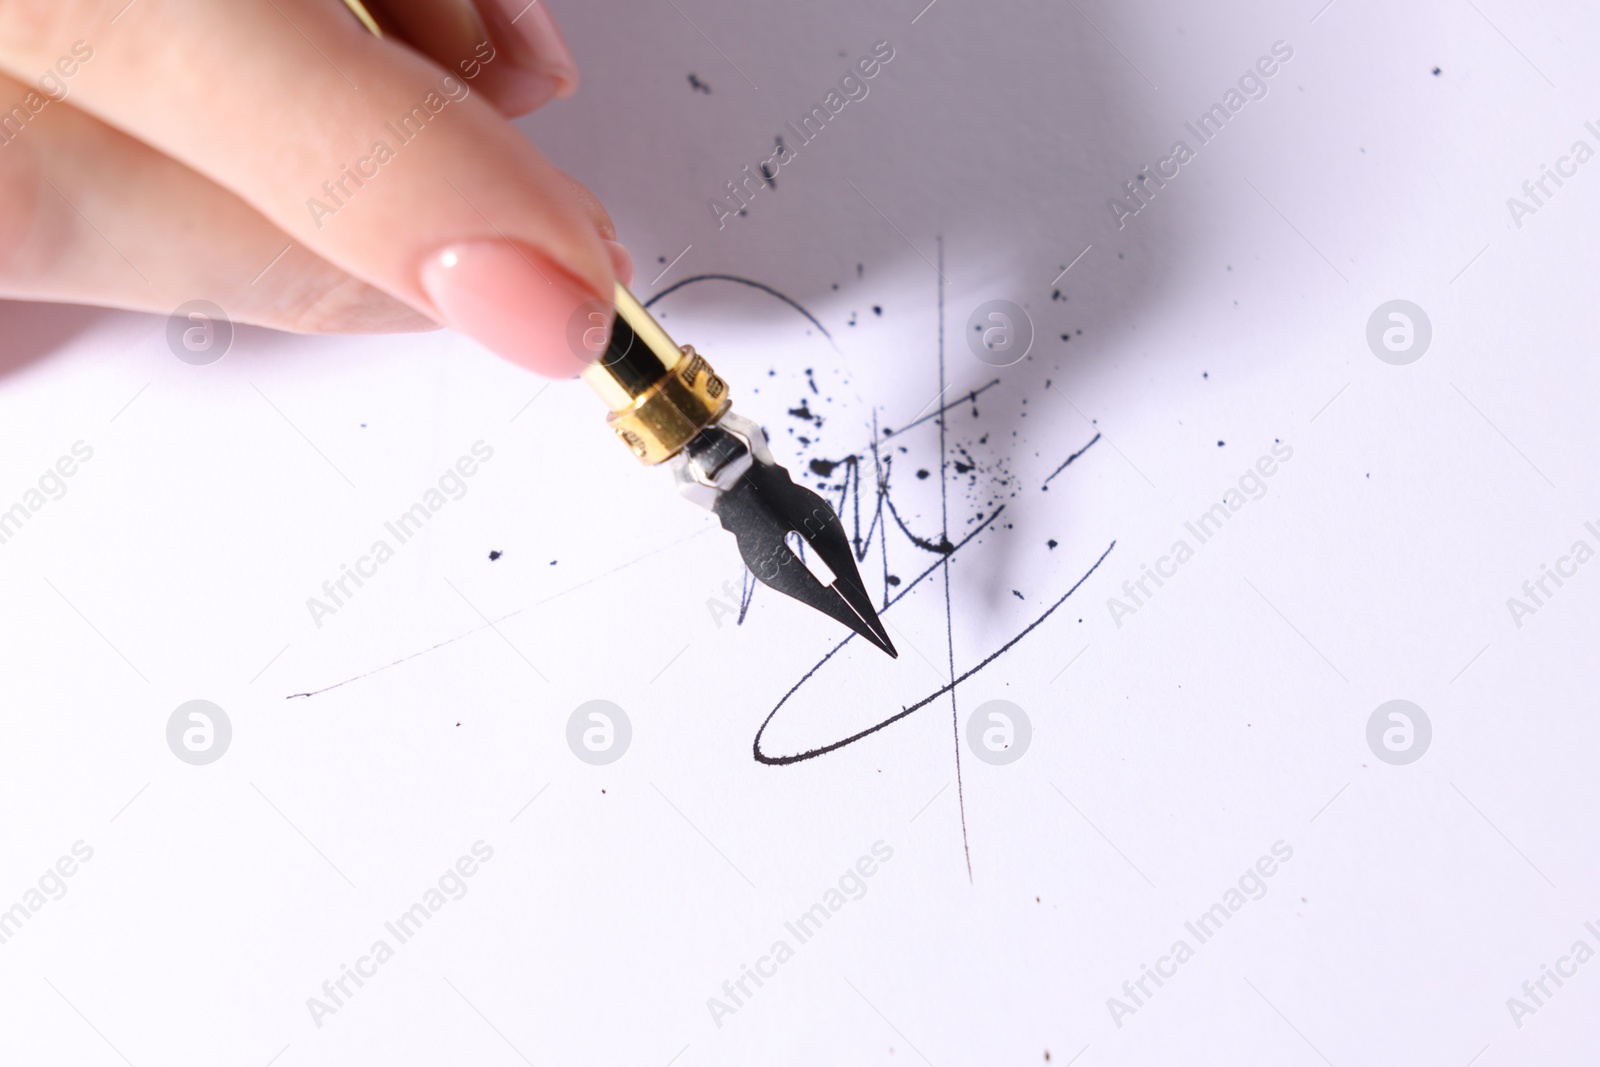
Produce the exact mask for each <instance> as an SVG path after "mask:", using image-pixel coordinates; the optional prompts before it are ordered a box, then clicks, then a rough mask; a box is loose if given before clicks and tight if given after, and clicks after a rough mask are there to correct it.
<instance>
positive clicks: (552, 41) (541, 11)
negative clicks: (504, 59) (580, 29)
mask: <svg viewBox="0 0 1600 1067" xmlns="http://www.w3.org/2000/svg"><path fill="white" fill-rule="evenodd" d="M492 4H493V6H494V8H495V13H496V15H498V17H497V18H495V19H494V21H495V22H496V23H498V27H497V28H498V29H499V30H500V32H501V33H503V34H505V35H506V36H507V37H510V38H513V39H514V40H515V42H516V43H517V44H520V45H521V46H522V47H521V48H515V49H514V50H515V51H519V52H522V53H523V54H522V55H520V56H518V57H517V58H518V62H519V63H521V64H522V65H523V66H526V67H529V68H530V69H532V70H537V71H539V72H540V73H541V74H548V75H550V76H551V77H552V78H554V79H556V81H558V82H559V83H560V84H561V88H560V90H559V91H558V92H557V94H556V95H558V96H561V97H568V96H571V95H572V94H573V93H574V92H576V91H577V89H578V61H577V60H576V59H575V58H574V57H573V55H572V49H570V48H568V47H567V41H566V38H565V37H562V36H561V31H560V30H559V29H558V28H556V20H555V19H554V18H552V17H551V15H550V9H549V8H548V7H546V6H545V0H534V2H533V3H529V2H528V0H492Z"/></svg>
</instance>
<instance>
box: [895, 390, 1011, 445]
mask: <svg viewBox="0 0 1600 1067" xmlns="http://www.w3.org/2000/svg"><path fill="white" fill-rule="evenodd" d="M999 384H1000V379H999V378H996V379H995V380H994V381H992V382H990V383H988V384H987V385H980V386H978V388H976V389H974V390H972V391H971V392H969V393H963V394H962V395H960V396H958V397H956V398H955V399H954V400H952V401H950V403H948V404H946V405H945V406H944V407H942V408H940V409H939V410H938V411H930V412H928V413H927V414H926V415H924V416H922V418H920V419H913V420H912V421H910V422H908V423H906V424H905V425H904V426H902V427H900V428H899V429H898V430H889V431H888V432H886V433H885V434H884V435H883V436H884V437H885V438H889V437H893V436H894V435H895V434H899V433H905V432H906V431H907V430H909V429H912V428H913V427H917V426H921V425H922V424H923V423H925V422H927V421H928V420H929V419H937V418H938V417H939V416H941V415H943V414H944V413H945V412H947V411H949V410H950V409H951V408H954V407H960V406H961V405H962V404H971V403H973V402H975V401H976V400H977V399H978V397H980V396H982V395H983V394H984V393H985V392H986V391H987V390H989V389H990V388H992V387H994V386H996V385H999Z"/></svg>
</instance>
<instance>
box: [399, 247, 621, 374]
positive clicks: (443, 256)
mask: <svg viewBox="0 0 1600 1067" xmlns="http://www.w3.org/2000/svg"><path fill="white" fill-rule="evenodd" d="M422 286H423V288H424V289H426V290H427V292H428V296H429V297H430V298H431V299H432V300H433V304H434V306H435V307H436V308H438V309H439V313H440V315H441V316H442V317H443V319H444V322H445V324H446V325H447V326H450V327H452V328H453V329H456V330H458V331H460V332H461V333H464V334H466V335H467V336H468V337H470V338H472V339H473V340H474V341H477V342H478V343H479V344H481V345H483V346H484V347H485V348H487V349H489V350H490V351H492V352H494V353H496V354H497V355H500V356H503V357H504V358H506V359H508V360H510V361H511V362H513V363H516V364H518V365H519V366H523V367H527V368H528V369H529V370H532V371H537V372H538V373H540V374H544V375H547V376H549V377H552V378H568V377H571V376H572V375H574V374H578V373H580V372H581V371H582V370H583V369H584V367H585V366H586V365H587V364H589V363H591V362H593V361H594V360H595V359H596V358H598V356H599V355H600V354H601V353H602V352H603V351H604V347H605V346H604V338H603V337H601V336H600V333H604V332H606V331H608V330H609V326H610V322H611V302H610V301H609V300H605V301H602V300H600V299H598V298H597V297H596V296H595V295H594V293H593V292H591V291H590V290H589V289H588V288H587V287H586V286H584V285H581V284H580V283H579V282H578V281H577V280H576V279H574V278H573V277H572V276H571V275H570V274H568V273H567V272H566V271H565V270H563V269H561V268H560V267H558V266H556V265H555V264H554V263H551V262H550V261H549V260H548V259H546V258H545V257H544V256H543V255H541V254H539V253H538V252H535V251H533V250H532V249H530V248H526V247H523V246H521V245H516V244H513V243H511V242H510V241H465V242H462V243H460V244H454V245H450V246H448V247H447V248H444V249H442V250H440V251H439V252H437V253H435V254H434V255H432V256H430V257H428V259H427V261H426V262H425V263H424V264H423V267H422ZM591 323H598V324H599V325H598V326H597V327H592V326H591V325H590V324H591ZM596 330H599V331H600V333H596Z"/></svg>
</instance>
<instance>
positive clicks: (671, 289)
mask: <svg viewBox="0 0 1600 1067" xmlns="http://www.w3.org/2000/svg"><path fill="white" fill-rule="evenodd" d="M695 282H738V283H739V284H740V285H748V286H749V287H750V288H752V289H760V290H761V291H762V292H763V293H769V294H771V295H772V296H775V297H777V298H778V299H779V300H782V301H783V302H784V303H785V304H788V305H789V306H790V307H792V308H794V309H795V310H796V311H798V312H800V314H802V315H804V316H805V317H806V321H807V322H809V323H811V325H813V326H815V327H816V328H817V329H819V330H821V331H822V336H824V337H826V338H827V339H828V343H829V344H830V345H831V344H832V343H833V334H831V333H829V332H828V328H827V327H826V326H824V325H822V323H820V322H818V321H817V317H816V316H815V315H813V314H811V312H809V311H807V310H806V309H805V308H803V307H801V306H800V304H799V303H797V302H796V301H794V300H792V299H791V298H789V297H787V296H785V295H784V294H783V293H780V292H778V290H776V289H774V288H773V287H772V286H770V285H762V284H761V283H760V282H753V281H751V280H750V279H749V278H741V277H739V276H738V275H737V274H696V275H693V276H692V277H688V278H685V279H683V280H682V281H679V282H673V283H672V284H671V285H669V286H667V287H666V288H665V289H663V290H661V291H660V292H659V293H657V294H656V295H655V296H652V297H651V298H650V299H649V300H646V301H645V302H644V306H645V307H647V308H649V307H654V306H655V304H656V301H658V300H660V299H661V298H662V297H664V296H668V295H670V294H672V293H675V292H677V291H678V290H679V289H682V288H683V287H684V286H686V285H693V284H694V283H695Z"/></svg>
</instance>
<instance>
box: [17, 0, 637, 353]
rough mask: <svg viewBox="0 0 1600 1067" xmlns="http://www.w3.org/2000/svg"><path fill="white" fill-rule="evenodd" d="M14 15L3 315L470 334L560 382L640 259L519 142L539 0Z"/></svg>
mask: <svg viewBox="0 0 1600 1067" xmlns="http://www.w3.org/2000/svg"><path fill="white" fill-rule="evenodd" d="M368 7H369V8H370V10H371V11H372V13H373V14H374V15H375V16H376V18H377V20H378V21H379V23H380V24H381V25H382V27H383V29H384V36H383V38H382V39H379V38H377V37H375V36H374V35H373V34H372V33H370V32H369V31H368V30H367V29H366V28H364V27H363V25H362V23H361V22H359V21H358V20H357V19H356V17H355V16H354V15H353V14H352V13H351V11H350V10H349V9H347V8H346V6H345V5H344V4H343V3H342V2H340V0H227V2H219V0H132V2H131V3H130V2H128V0H106V2H104V3H100V2H95V0H0V296H3V297H14V298H21V299H29V300H51V301H66V302H72V303H85V304H103V305H107V306H112V307H121V308H132V309H136V310H141V311H151V312H157V313H159V314H168V313H170V312H171V311H172V310H173V309H174V308H176V307H177V306H178V305H180V304H183V303H185V302H187V301H189V300H194V299H206V300H210V301H212V302H213V303H216V304H218V305H219V306H221V307H222V308H223V309H224V310H225V311H226V312H227V314H228V315H229V317H230V318H232V319H234V320H235V321H242V322H250V323H257V324H260V325H263V326H271V327H275V328H277V329H283V330H295V331H302V332H324V333H341V332H363V333H366V332H386V331H403V330H422V329H428V328H431V327H432V325H433V324H434V323H435V322H440V323H444V324H446V325H449V326H452V327H455V328H456V329H459V330H460V331H461V332H463V333H465V334H468V335H469V336H472V337H474V338H476V339H477V340H478V341H479V342H481V343H482V344H484V345H486V346H487V347H489V348H491V349H493V350H494V351H496V352H498V353H499V354H501V355H502V356H505V357H506V358H508V359H511V360H513V361H514V362H517V363H520V364H522V365H523V366H526V367H529V368H531V369H533V370H536V371H539V372H540V373H543V374H549V375H556V376H566V375H570V374H573V373H575V372H576V371H578V370H580V369H581V367H582V364H581V362H580V361H579V358H578V356H577V355H575V354H574V353H573V352H572V350H571V349H570V348H569V346H568V344H567V341H566V334H567V325H568V322H569V320H570V319H571V318H572V316H573V314H574V312H575V311H576V310H577V309H578V308H579V307H580V306H581V305H583V304H585V303H586V302H589V301H595V300H599V301H601V302H602V303H603V304H605V305H606V306H609V305H610V301H611V290H612V285H613V279H614V278H615V277H617V276H622V277H623V278H624V280H627V278H626V276H627V275H628V274H629V273H630V271H631V266H630V264H629V261H628V257H627V253H626V252H625V251H623V249H622V247H621V246H620V245H618V244H616V243H615V237H616V234H615V230H614V229H613V227H612V224H611V220H610V218H609V217H608V216H607V215H606V213H605V210H604V209H603V208H602V207H600V205H599V203H598V202H597V201H596V200H595V198H594V196H593V195H592V194H590V193H589V192H588V190H587V189H585V188H584V187H583V186H581V185H580V184H578V183H577V182H576V181H575V180H573V179H572V178H570V177H568V176H567V175H566V174H564V173H562V172H561V171H560V170H557V169H556V168H555V167H554V166H552V165H551V164H550V163H549V162H548V161H547V160H545V158H544V157H543V156H542V155H540V154H539V152H538V151H537V150H536V149H535V148H533V146H532V145H530V144H529V143H528V142H527V140H526V139H525V138H524V137H523V136H522V135H521V134H520V133H518V132H517V130H516V129H515V128H514V127H513V126H512V125H511V123H510V122H509V121H507V116H513V115H518V114H523V113H525V112H528V111H531V110H533V109H534V108H537V107H539V106H540V105H541V104H543V103H545V102H546V101H548V100H550V99H551V98H552V97H564V96H568V95H570V94H571V93H572V92H573V91H574V89H575V88H576V87H577V82H578V72H577V67H576V65H575V63H574V61H573V58H572V54H571V52H570V51H569V50H568V48H567V46H566V43H565V42H564V41H563V40H562V38H561V34H560V32H559V31H558V30H557V29H556V26H555V23H554V21H553V20H552V19H551V17H550V13H549V11H548V10H547V8H546V6H545V0H535V2H534V3H527V0H476V3H474V2H472V0H368Z"/></svg>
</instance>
